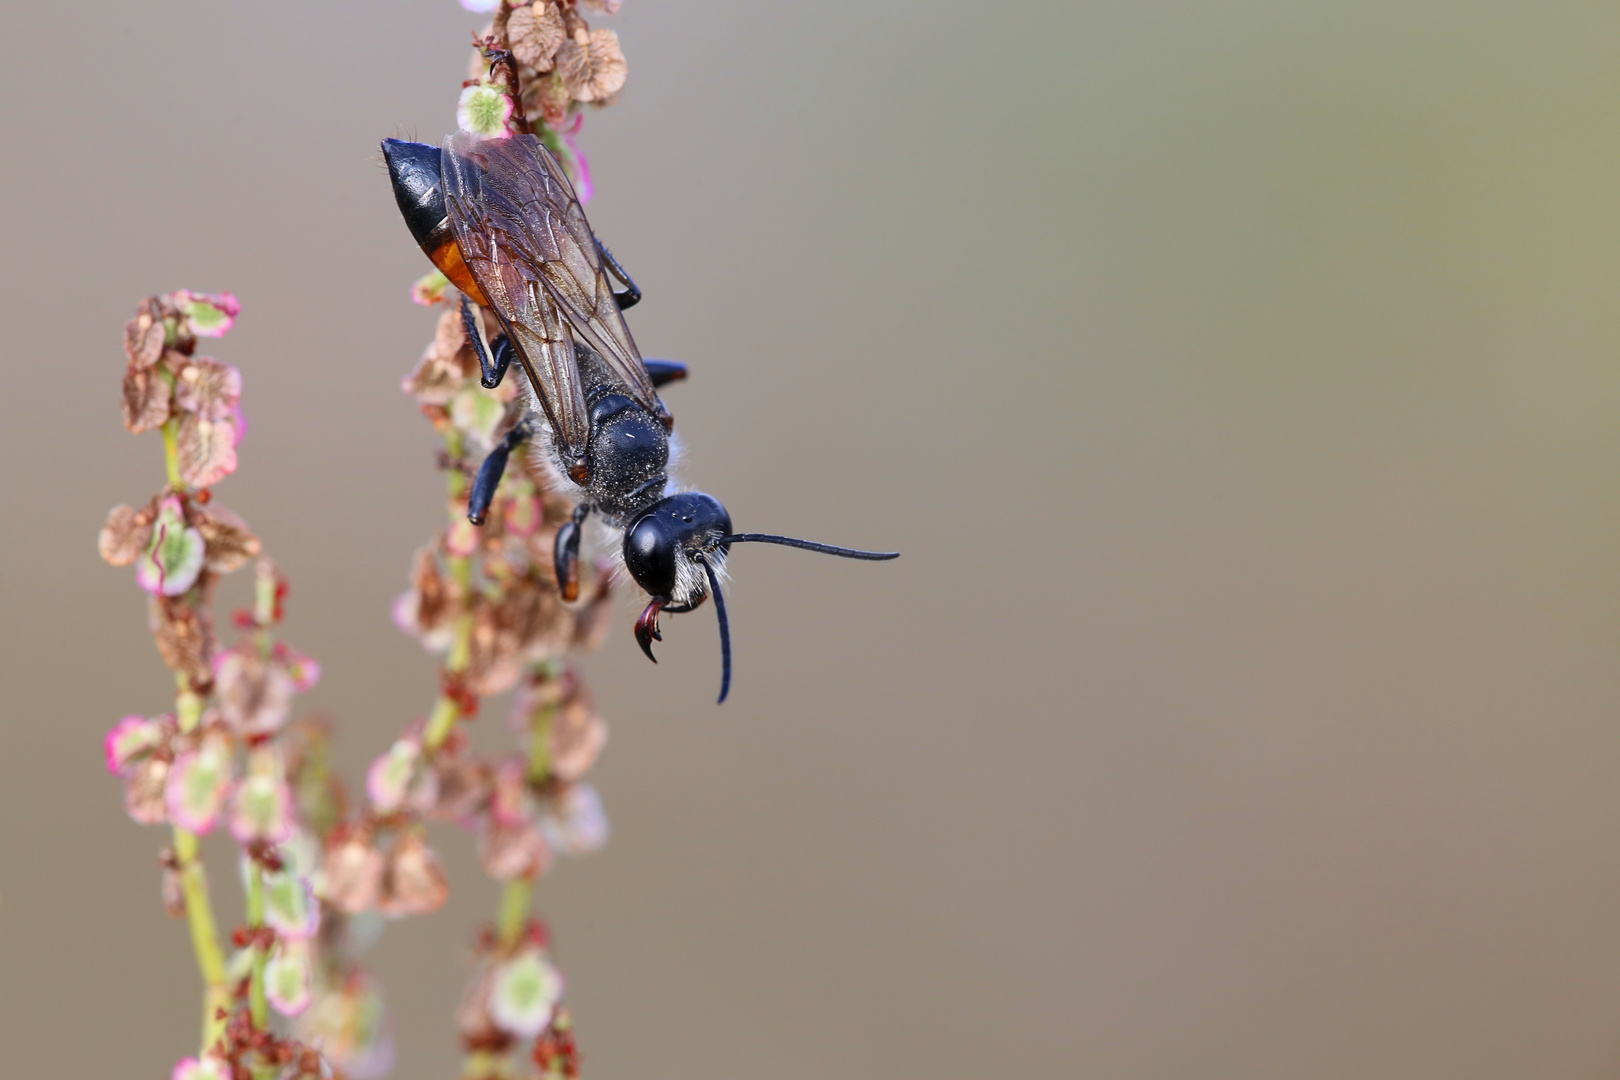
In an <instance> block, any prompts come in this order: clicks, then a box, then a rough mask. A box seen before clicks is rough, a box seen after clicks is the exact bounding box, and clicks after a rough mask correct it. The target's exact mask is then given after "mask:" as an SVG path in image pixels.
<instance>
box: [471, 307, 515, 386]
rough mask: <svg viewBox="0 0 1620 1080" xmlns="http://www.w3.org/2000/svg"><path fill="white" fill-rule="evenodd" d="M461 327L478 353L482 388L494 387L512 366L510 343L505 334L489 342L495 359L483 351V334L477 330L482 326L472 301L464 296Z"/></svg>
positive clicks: (499, 383) (474, 350)
mask: <svg viewBox="0 0 1620 1080" xmlns="http://www.w3.org/2000/svg"><path fill="white" fill-rule="evenodd" d="M461 328H462V329H463V330H465V331H466V332H467V340H468V341H470V342H472V347H473V352H474V353H476V354H477V355H478V367H479V370H481V371H482V372H483V373H484V374H483V378H482V379H481V380H480V381H481V382H483V384H484V389H486V390H493V389H495V388H496V387H497V386H499V385H501V380H502V379H504V378H505V377H506V369H507V368H509V367H511V366H512V343H511V342H510V341H508V340H506V335H505V334H502V335H500V336H499V337H497V338H496V339H495V340H494V341H492V342H490V346H489V348H490V352H493V353H494V354H495V359H494V360H491V359H490V358H489V353H486V352H485V351H484V335H483V334H482V333H480V332H479V331H480V330H481V329H482V327H480V326H479V325H478V315H477V313H476V312H474V311H473V306H472V301H471V300H468V299H467V298H466V297H465V296H463V297H462V298H461Z"/></svg>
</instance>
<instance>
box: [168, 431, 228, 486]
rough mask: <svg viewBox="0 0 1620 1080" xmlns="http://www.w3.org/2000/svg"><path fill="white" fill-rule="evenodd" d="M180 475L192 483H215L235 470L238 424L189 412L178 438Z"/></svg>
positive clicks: (204, 484)
mask: <svg viewBox="0 0 1620 1080" xmlns="http://www.w3.org/2000/svg"><path fill="white" fill-rule="evenodd" d="M176 448H177V449H178V451H179V458H180V475H181V476H182V477H184V478H185V481H186V483H188V484H190V485H191V486H192V487H200V488H203V487H212V486H213V485H214V484H217V483H219V482H220V481H221V480H223V479H225V478H226V477H227V476H229V475H231V473H233V472H235V471H236V424H235V422H233V421H231V420H209V419H207V418H205V417H202V416H198V415H196V414H195V413H186V414H184V416H183V417H182V419H181V421H180V431H179V433H178V437H177V439H176Z"/></svg>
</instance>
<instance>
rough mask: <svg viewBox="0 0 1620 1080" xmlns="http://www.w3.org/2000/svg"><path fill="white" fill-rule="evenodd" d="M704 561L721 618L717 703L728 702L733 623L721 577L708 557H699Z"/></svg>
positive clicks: (704, 569)
mask: <svg viewBox="0 0 1620 1080" xmlns="http://www.w3.org/2000/svg"><path fill="white" fill-rule="evenodd" d="M699 561H700V562H702V563H703V572H704V573H705V574H708V575H709V591H710V592H711V593H713V594H714V613H715V614H716V615H717V616H719V618H720V700H718V701H716V702H715V704H716V705H724V704H725V703H726V695H727V694H729V693H731V623H730V621H728V620H727V619H726V597H725V594H724V593H722V592H721V591H720V579H719V578H718V577H716V576H715V574H714V567H713V566H712V565H711V564H710V563H709V560H708V559H703V558H700V559H699Z"/></svg>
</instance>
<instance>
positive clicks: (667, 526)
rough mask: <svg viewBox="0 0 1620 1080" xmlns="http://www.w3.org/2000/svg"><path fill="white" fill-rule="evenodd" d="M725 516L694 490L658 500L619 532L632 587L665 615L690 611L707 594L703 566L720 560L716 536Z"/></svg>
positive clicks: (724, 527) (727, 524) (727, 528)
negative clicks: (633, 585) (658, 607)
mask: <svg viewBox="0 0 1620 1080" xmlns="http://www.w3.org/2000/svg"><path fill="white" fill-rule="evenodd" d="M730 533H731V515H730V514H727V513H726V508H725V507H724V506H721V505H720V501H719V500H718V499H715V498H713V497H712V496H709V495H703V494H700V493H698V492H695V491H688V492H682V493H681V494H679V495H670V496H668V497H666V498H663V499H659V500H658V501H657V502H655V503H653V504H652V506H650V507H648V508H647V510H646V511H645V512H643V513H642V515H641V516H640V517H638V518H636V520H635V521H633V522H631V524H630V527H629V528H628V529H626V530H625V531H624V565H625V569H627V570H629V571H630V576H631V577H633V578H635V579H636V584H637V585H640V586H641V587H642V588H643V589H645V590H646V591H647V592H648V593H649V594H651V596H652V597H653V599H654V600H659V601H662V603H661V604H660V605H659V606H660V607H661V608H662V609H663V610H665V611H669V612H680V611H690V610H692V609H693V608H695V607H697V606H698V605H699V604H701V603H702V602H703V600H704V598H705V596H707V594H708V592H709V579H708V574H707V573H706V572H705V570H704V567H705V565H708V566H711V567H713V566H718V565H719V563H720V561H721V560H723V559H724V558H725V545H724V544H722V543H721V538H722V537H725V536H728V535H730Z"/></svg>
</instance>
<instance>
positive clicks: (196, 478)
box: [100, 291, 375, 1080]
mask: <svg viewBox="0 0 1620 1080" xmlns="http://www.w3.org/2000/svg"><path fill="white" fill-rule="evenodd" d="M237 313H238V306H237V302H236V299H235V298H234V297H232V296H231V295H230V294H228V293H224V294H218V295H210V294H200V293H192V292H186V291H181V292H176V293H170V294H168V295H166V296H159V297H152V298H150V299H148V300H146V301H144V302H142V304H141V305H140V308H139V310H138V311H137V313H136V316H135V318H134V319H132V320H130V322H129V324H128V325H127V326H126V327H125V332H124V351H125V354H126V356H127V358H128V366H127V368H126V370H125V373H124V388H123V407H124V422H125V425H126V426H127V427H128V428H129V429H130V430H131V431H133V432H142V431H146V430H149V429H151V428H156V429H158V430H159V431H160V432H161V433H162V435H163V447H164V457H165V463H166V466H167V472H168V484H167V486H166V487H165V489H164V490H162V491H160V492H159V493H158V494H156V495H154V496H153V497H152V498H151V499H150V500H149V501H148V502H147V503H146V504H145V505H143V506H141V507H140V508H138V509H137V508H135V507H131V506H119V507H115V508H114V509H113V510H112V512H111V513H110V514H109V515H108V517H107V523H106V525H105V526H104V527H103V528H102V531H101V537H100V549H101V554H102V557H103V558H105V559H106V560H107V561H108V562H109V563H112V564H113V565H115V566H134V568H135V580H136V583H137V584H138V585H139V586H140V587H141V588H142V589H144V590H145V591H146V592H147V593H149V594H150V611H151V627H152V632H153V636H154V638H155V640H156V643H157V647H158V651H159V653H160V655H161V656H162V657H163V660H164V662H165V663H166V664H167V665H168V667H169V668H170V669H171V670H172V671H173V672H174V675H175V686H176V696H175V704H174V708H173V710H172V711H169V712H164V713H161V714H160V715H156V716H146V715H131V716H126V717H124V718H123V719H122V720H120V721H119V722H118V723H117V724H116V725H114V726H113V728H112V730H111V731H109V732H108V733H107V736H106V738H105V740H104V743H103V751H104V754H105V757H106V763H107V769H108V771H109V772H111V773H112V774H113V775H115V776H117V777H118V778H119V779H120V780H121V781H122V782H123V785H124V804H125V807H126V809H127V810H128V812H129V815H130V817H131V818H133V819H134V820H135V821H137V822H139V823H141V824H146V825H156V824H168V825H169V826H170V828H171V831H172V837H173V842H172V845H171V846H170V847H168V848H166V849H165V850H164V851H163V853H162V855H161V857H160V860H159V862H160V865H161V867H162V870H163V874H162V895H163V900H164V904H165V906H166V907H167V908H168V910H169V911H170V912H171V913H172V914H174V915H175V916H177V917H185V918H187V919H188V920H189V921H190V923H191V932H192V941H193V943H194V945H195V948H196V952H197V961H198V968H199V970H200V972H201V974H202V977H203V981H204V984H205V994H206V997H205V1001H206V1011H207V1019H206V1021H205V1025H204V1030H203V1037H202V1044H201V1048H200V1050H199V1053H198V1054H197V1055H195V1056H192V1057H187V1058H183V1059H181V1060H180V1062H179V1063H178V1064H176V1066H175V1068H174V1073H173V1075H174V1077H175V1080H213V1078H225V1077H233V1078H234V1077H239V1076H245V1075H253V1076H275V1077H298V1076H322V1075H330V1067H331V1065H332V1064H333V1063H334V1058H333V1056H332V1054H331V1052H330V1051H328V1056H327V1058H326V1059H325V1060H323V1058H322V1055H321V1054H320V1053H318V1052H317V1051H316V1050H315V1049H314V1048H313V1045H312V1044H311V1043H306V1042H304V1041H300V1040H298V1039H295V1038H291V1037H286V1036H283V1035H281V1034H278V1033H276V1032H275V1031H274V1030H272V1027H271V1019H270V1013H271V1010H274V1011H275V1012H276V1013H278V1014H280V1015H281V1016H283V1017H296V1016H299V1015H300V1014H302V1013H304V1012H305V1011H306V1010H307V1009H308V1008H309V1006H310V1003H311V1000H312V996H313V994H314V993H315V991H316V990H317V988H322V987H324V986H325V985H326V984H327V982H329V981H330V980H328V979H324V978H323V975H324V974H325V973H326V972H328V971H329V970H330V969H331V968H332V966H333V965H332V963H331V962H326V963H323V962H322V954H323V953H325V952H331V953H341V951H342V949H343V948H344V945H343V943H342V940H341V931H342V927H341V926H339V927H335V928H334V927H329V928H326V931H325V932H324V933H323V920H322V918H321V905H320V902H319V901H318V899H317V893H318V891H319V889H320V887H321V882H320V875H319V871H320V867H319V865H318V859H317V858H316V856H317V853H318V852H319V850H320V843H321V841H320V839H319V838H320V835H321V829H322V821H323V820H324V819H325V818H330V817H331V815H330V814H329V813H328V814H325V815H324V817H323V815H321V814H316V813H312V812H311V811H312V810H313V809H315V808H317V807H318V806H320V805H322V804H323V803H325V804H329V803H331V802H332V801H333V800H335V799H338V798H339V795H338V794H337V793H336V792H335V789H330V785H329V784H328V785H327V786H328V788H329V790H328V791H327V792H326V794H325V795H324V796H321V797H320V798H316V797H315V793H314V791H313V789H309V790H306V791H305V792H304V793H303V794H304V797H303V798H300V797H299V795H298V793H297V789H296V788H295V785H297V784H300V783H303V784H304V786H305V788H308V787H309V785H308V783H307V779H308V778H307V776H306V773H307V770H305V769H304V768H303V766H302V765H301V764H299V763H300V762H304V761H307V760H309V757H310V754H309V752H308V750H307V746H305V744H306V743H307V739H306V740H304V742H303V743H299V742H297V741H296V740H293V739H291V738H288V737H285V736H287V728H288V720H289V718H290V715H291V711H292V700H293V696H294V695H295V694H297V693H300V692H302V691H305V690H308V689H309V688H310V687H312V686H313V685H314V684H315V682H316V680H317V679H319V678H320V666H319V665H318V664H316V663H315V661H313V660H311V659H310V658H309V657H307V656H303V655H300V654H299V653H297V652H295V651H293V650H292V649H291V648H289V647H288V646H286V645H285V644H284V643H282V642H280V641H278V640H277V639H276V637H275V633H274V630H275V627H276V626H277V625H278V624H279V623H280V622H281V619H282V614H283V608H284V603H285V600H286V595H287V584H286V581H285V579H283V578H282V577H281V575H280V574H279V573H278V572H277V571H276V568H275V566H274V564H273V563H271V562H270V560H269V559H267V558H264V557H263V556H261V555H260V543H259V540H258V538H257V537H255V536H254V535H253V533H252V532H250V531H249V530H248V528H247V526H246V525H245V524H244V523H243V522H242V521H241V520H240V519H239V518H237V517H236V516H235V515H233V514H231V513H230V512H229V511H227V510H225V509H224V508H223V507H221V506H219V505H218V504H217V503H216V502H214V500H213V499H212V498H211V495H210V492H209V485H212V484H214V483H217V482H218V481H219V480H221V479H223V478H224V477H225V476H227V475H229V474H230V473H231V472H232V471H234V470H235V468H236V447H237V442H238V441H239V439H240V436H241V432H242V429H243V423H242V413H241V406H240V399H241V394H242V379H241V375H240V374H239V373H238V372H237V370H236V369H235V368H233V367H231V366H229V365H227V364H223V363H220V362H219V361H217V360H213V359H211V358H209V357H204V356H197V355H196V345H197V339H198V338H201V337H218V336H220V335H222V334H224V333H225V331H226V330H228V329H229V328H230V326H231V324H232V322H233V321H234V320H235V318H236V315H237ZM249 561H256V574H255V583H256V588H255V600H254V604H253V608H252V610H251V611H243V612H238V613H237V614H236V617H235V622H236V625H237V627H238V629H239V630H240V637H239V638H238V640H237V641H236V642H235V644H233V645H231V646H230V647H229V648H227V649H224V650H220V649H218V648H217V646H216V643H215V638H214V623H213V616H212V607H211V600H212V597H213V590H214V585H215V582H216V581H217V578H218V576H219V575H221V574H225V573H229V572H230V571H232V570H235V569H238V568H240V567H242V566H244V565H246V564H247V563H248V562H249ZM295 749H297V750H298V752H297V754H296V755H295V754H294V753H293V751H294V750H295ZM216 831H219V832H224V833H228V834H229V835H230V837H231V838H232V839H233V840H234V841H235V843H236V845H237V847H238V849H239V861H240V865H241V872H242V878H243V883H244V890H245V893H246V895H247V911H246V913H245V921H244V923H243V924H242V925H241V926H239V927H238V928H237V929H236V930H235V931H234V932H233V934H232V935H231V942H232V944H233V945H234V946H235V949H234V952H232V953H231V954H230V955H229V956H227V955H226V954H225V952H224V949H223V947H222V945H221V943H220V939H219V934H218V932H217V930H216V927H215V923H214V916H213V911H212V907H211V904H210V901H209V897H208V886H207V879H206V876H205V874H204V871H203V866H202V863H201V861H200V859H199V855H198V852H199V844H200V838H201V837H203V836H206V835H208V834H210V833H213V832H216ZM323 941H324V944H323ZM337 1063H338V1064H339V1065H340V1066H341V1065H342V1064H343V1062H342V1061H341V1059H339V1060H338V1061H337ZM347 1075H349V1076H351V1077H355V1078H360V1077H361V1076H362V1074H361V1073H358V1072H355V1071H354V1070H352V1069H351V1070H349V1071H348V1073H347ZM374 1075H375V1074H374Z"/></svg>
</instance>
